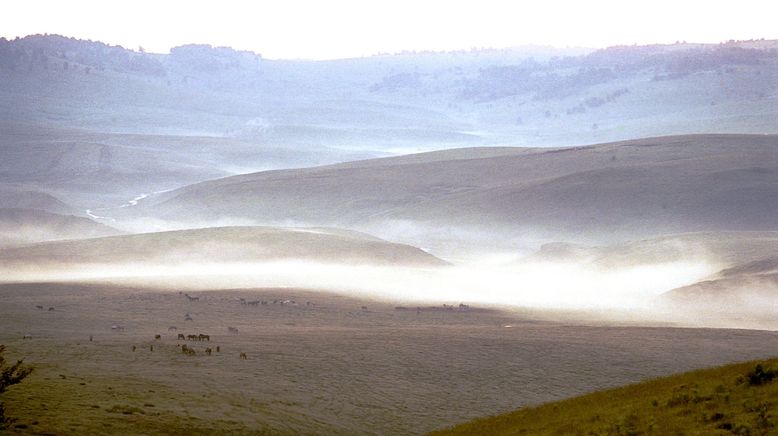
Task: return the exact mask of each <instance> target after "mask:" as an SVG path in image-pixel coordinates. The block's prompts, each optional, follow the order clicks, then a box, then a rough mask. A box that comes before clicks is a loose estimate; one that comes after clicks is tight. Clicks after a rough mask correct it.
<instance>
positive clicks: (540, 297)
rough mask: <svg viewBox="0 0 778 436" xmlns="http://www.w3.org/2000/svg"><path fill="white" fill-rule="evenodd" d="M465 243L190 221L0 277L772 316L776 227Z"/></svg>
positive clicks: (678, 317) (623, 314)
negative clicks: (512, 244) (451, 252)
mask: <svg viewBox="0 0 778 436" xmlns="http://www.w3.org/2000/svg"><path fill="white" fill-rule="evenodd" d="M452 240H453V238H452ZM534 243H535V241H529V240H528V241H526V244H525V245H524V246H525V247H526V246H529V245H532V244H534ZM469 247H470V250H469V251H468V250H464V251H463V252H462V255H461V257H460V258H457V259H450V258H449V260H455V262H454V263H449V262H446V261H445V260H443V259H441V258H439V257H435V256H434V255H432V254H430V253H429V252H426V251H424V250H422V249H419V248H416V247H414V246H411V245H408V244H398V243H394V242H389V241H387V240H383V239H379V238H376V237H373V236H371V235H369V234H365V233H360V232H355V231H350V230H341V229H332V228H288V227H287V228H280V227H220V228H206V229H190V230H181V231H169V232H160V233H147V234H138V235H122V236H115V237H105V238H95V239H85V240H73V241H58V242H47V243H38V244H30V245H27V246H21V247H13V248H6V249H3V250H0V274H1V275H0V281H2V282H40V281H49V282H59V281H83V280H89V281H95V280H97V281H100V280H111V281H121V282H123V283H126V284H129V285H135V284H145V285H150V286H166V287H169V288H175V289H188V290H198V289H206V288H207V289H234V288H275V287H289V288H305V289H312V290H318V291H326V292H335V293H339V294H342V295H348V296H353V297H359V298H368V299H378V300H383V301H387V302H391V303H398V304H408V305H409V306H411V307H413V306H414V305H422V304H433V305H441V304H450V305H457V304H468V305H477V306H480V307H494V308H500V309H507V310H517V309H521V310H540V311H544V312H547V313H551V312H553V311H566V312H578V313H580V314H581V317H582V318H586V319H587V320H591V319H596V320H600V321H608V322H630V323H648V324H650V323H657V322H658V323H668V322H670V323H676V324H681V325H693V326H707V327H737V328H767V329H772V328H775V327H777V326H778V323H776V322H774V321H773V318H774V316H773V314H774V313H773V312H774V307H775V305H776V304H778V298H776V296H778V274H776V273H775V271H776V270H777V269H778V268H776V265H778V261H775V258H774V255H773V253H774V252H775V250H776V248H778V233H775V232H719V233H692V234H682V235H670V236H664V237H661V238H655V239H649V240H641V241H631V242H621V243H617V244H613V245H604V246H603V245H601V246H597V245H583V244H571V243H563V242H555V243H547V244H543V245H541V246H540V248H539V249H537V250H535V251H528V252H529V253H530V254H526V253H525V252H524V251H523V250H524V248H521V244H517V247H519V248H517V249H516V250H515V251H514V252H510V251H508V250H506V249H505V248H504V247H493V250H492V251H489V247H488V246H487V245H486V244H475V243H474V244H472V245H470V246H469ZM549 311H551V312H549ZM549 316H554V315H549Z"/></svg>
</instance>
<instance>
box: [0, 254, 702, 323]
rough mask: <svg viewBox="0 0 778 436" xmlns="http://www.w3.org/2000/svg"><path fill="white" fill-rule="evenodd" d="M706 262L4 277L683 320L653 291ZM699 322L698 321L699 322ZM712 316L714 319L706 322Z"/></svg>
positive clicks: (106, 268) (122, 270)
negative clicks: (289, 291)
mask: <svg viewBox="0 0 778 436" xmlns="http://www.w3.org/2000/svg"><path fill="white" fill-rule="evenodd" d="M713 271H714V270H713V269H711V268H710V266H708V265H706V264H704V263H684V262H672V263H666V264H659V265H643V266H635V267H626V268H619V269H608V270H603V269H598V268H594V267H590V266H586V265H582V264H574V263H555V262H528V263H523V264H515V265H485V264H479V265H458V266H442V267H408V266H377V265H375V266H371V265H345V264H326V263H318V262H311V261H299V260H298V261H295V260H289V261H279V262H258V263H237V262H230V263H178V264H168V265H153V264H149V263H132V264H83V265H79V266H78V267H76V268H74V267H73V266H68V265H50V266H47V267H43V268H42V267H41V266H40V265H36V266H30V267H27V268H17V269H16V270H15V271H13V272H9V271H6V272H4V274H3V278H4V280H6V281H26V282H39V281H47V282H56V281H72V282H76V281H84V280H89V281H94V280H98V281H102V280H109V281H112V282H121V283H124V284H130V285H140V284H142V285H145V286H166V287H170V288H173V289H184V290H203V289H234V288H304V289H312V290H318V291H321V292H336V293H338V294H341V295H347V296H351V297H357V298H364V299H374V300H382V301H388V302H392V303H397V304H407V305H409V306H410V307H411V308H413V307H415V306H417V305H441V304H450V305H458V304H467V305H471V306H473V307H492V308H500V309H505V310H516V309H537V310H541V311H552V312H548V313H549V314H552V313H553V311H559V310H561V311H573V312H580V313H581V315H582V316H584V314H585V315H586V317H587V318H588V319H592V316H593V314H597V315H596V316H595V317H594V318H599V319H600V320H601V321H616V322H624V321H629V322H644V323H655V322H670V321H671V322H683V321H685V320H687V319H688V318H687V317H686V316H681V314H680V313H673V312H672V311H668V310H667V308H660V307H659V306H657V302H658V300H657V297H658V296H660V295H661V294H662V293H664V292H666V291H668V290H670V289H675V288H678V287H682V286H686V285H690V284H692V283H695V282H697V281H698V280H700V279H701V278H703V277H706V276H707V275H709V274H710V273H711V272H713ZM702 324H703V325H705V324H706V323H704V322H703V323H702ZM707 324H709V325H712V323H707Z"/></svg>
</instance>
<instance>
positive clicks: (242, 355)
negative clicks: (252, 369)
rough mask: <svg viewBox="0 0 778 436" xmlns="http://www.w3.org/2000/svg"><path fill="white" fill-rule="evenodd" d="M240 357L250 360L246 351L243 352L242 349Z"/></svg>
mask: <svg viewBox="0 0 778 436" xmlns="http://www.w3.org/2000/svg"><path fill="white" fill-rule="evenodd" d="M240 359H241V360H248V359H249V358H248V356H246V353H244V352H242V351H241V353H240Z"/></svg>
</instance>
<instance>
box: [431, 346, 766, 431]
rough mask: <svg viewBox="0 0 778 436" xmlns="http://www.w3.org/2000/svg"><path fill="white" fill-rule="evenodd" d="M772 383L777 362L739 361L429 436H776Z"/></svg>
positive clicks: (534, 408) (508, 415)
mask: <svg viewBox="0 0 778 436" xmlns="http://www.w3.org/2000/svg"><path fill="white" fill-rule="evenodd" d="M757 365H759V367H757ZM759 368H761V370H760V369H759ZM776 378H778V359H771V360H768V361H755V362H745V363H737V364H732V365H727V366H722V367H718V368H712V369H704V370H697V371H692V372H688V373H684V374H680V375H674V376H670V377H665V378H660V379H656V380H651V381H648V382H644V383H639V384H634V385H630V386H626V387H621V388H616V389H610V390H605V391H599V392H594V393H592V394H588V395H584V396H581V397H576V398H571V399H568V400H563V401H558V402H554V403H548V404H544V405H542V406H538V407H530V408H525V409H520V410H517V411H515V412H512V413H508V414H505V415H499V416H495V417H490V418H482V419H477V420H474V421H471V422H468V423H466V424H462V425H459V426H456V427H453V428H451V429H448V430H443V431H439V432H434V433H432V434H435V435H474V434H493V435H520V434H527V435H568V434H569V435H594V434H609V435H644V434H646V435H649V434H655V435H670V434H674V435H726V434H738V435H766V434H776V433H777V432H778V380H775V379H776Z"/></svg>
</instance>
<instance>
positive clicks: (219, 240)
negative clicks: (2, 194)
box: [0, 227, 446, 270]
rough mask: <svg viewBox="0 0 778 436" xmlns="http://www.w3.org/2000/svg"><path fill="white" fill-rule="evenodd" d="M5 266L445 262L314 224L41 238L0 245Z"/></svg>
mask: <svg viewBox="0 0 778 436" xmlns="http://www.w3.org/2000/svg"><path fill="white" fill-rule="evenodd" d="M0 259H2V262H3V264H4V265H5V266H7V267H9V268H10V269H11V270H13V269H14V267H15V266H19V265H26V264H28V263H30V262H32V263H34V264H35V265H39V266H42V265H49V264H55V265H79V264H114V263H116V264H120V263H121V262H134V263H139V262H140V263H144V262H148V263H151V264H154V265H158V264H159V263H162V262H167V263H170V264H176V263H181V262H219V261H221V262H258V261H278V260H290V259H294V260H308V261H319V262H325V263H333V262H346V263H350V264H378V265H420V266H436V265H445V264H446V262H444V261H442V260H440V259H438V258H436V257H434V256H432V255H431V254H428V253H426V252H424V251H423V250H420V249H418V248H416V247H412V246H409V245H404V244H396V243H392V242H388V241H384V240H381V239H378V238H374V237H372V236H369V235H365V234H362V233H357V232H348V231H343V230H337V229H333V230H330V229H317V228H274V227H211V228H205V229H190V230H178V231H169V232H157V233H143V234H134V235H120V236H108V237H102V238H92V239H80V240H68V241H54V242H41V243H37V244H30V245H25V246H20V247H12V248H6V249H2V250H0Z"/></svg>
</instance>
